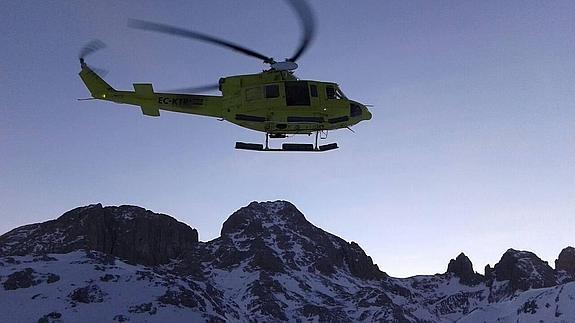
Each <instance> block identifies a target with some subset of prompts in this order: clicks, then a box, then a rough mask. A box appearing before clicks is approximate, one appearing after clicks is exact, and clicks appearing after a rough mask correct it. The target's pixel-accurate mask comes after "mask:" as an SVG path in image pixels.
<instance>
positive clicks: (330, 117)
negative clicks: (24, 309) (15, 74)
mask: <svg viewBox="0 0 575 323" xmlns="http://www.w3.org/2000/svg"><path fill="white" fill-rule="evenodd" d="M287 2H288V3H289V4H290V5H291V6H292V8H293V9H294V11H295V12H296V14H297V15H298V16H299V19H300V23H301V24H302V27H303V28H302V29H303V37H301V39H300V43H299V46H298V47H297V49H296V51H295V53H294V55H293V56H291V57H290V58H286V59H285V60H284V61H276V60H274V59H273V58H271V57H269V56H266V55H263V54H261V53H259V52H256V51H254V50H251V49H249V48H246V47H244V46H241V45H238V44H235V43H232V42H229V41H227V40H223V39H220V38H216V37H213V36H210V35H207V34H204V33H199V32H196V31H192V30H188V29H183V28H179V27H175V26H171V25H166V24H161V23H155V22H149V21H144V20H135V19H131V20H129V22H128V25H129V26H130V27H132V28H135V29H140V30H143V31H149V32H156V33H162V34H166V35H171V36H178V37H182V38H188V39H193V40H197V41H202V42H205V43H210V44H213V45H218V46H221V47H224V48H227V49H230V50H233V51H235V52H237V53H241V54H244V55H247V56H250V57H254V58H257V59H260V60H262V61H263V62H264V63H265V64H268V65H269V69H267V70H264V71H262V72H260V73H256V74H246V75H234V76H228V77H222V78H220V79H219V82H218V83H217V84H213V85H208V86H203V87H196V88H189V89H187V90H185V92H192V93H193V92H196V93H198V92H205V91H214V90H219V91H220V92H221V93H222V95H221V96H218V95H199V94H187V93H169V92H165V93H163V92H155V91H154V88H153V86H152V84H149V83H134V84H133V87H134V91H119V90H116V89H114V88H113V87H112V86H110V85H109V84H108V83H106V81H104V80H103V79H102V77H100V75H99V74H98V72H97V70H96V69H95V68H92V67H90V66H88V64H87V63H86V61H85V57H86V56H88V55H90V54H92V53H93V52H95V51H97V50H99V49H102V48H104V47H105V45H104V43H102V42H101V41H98V40H95V41H92V42H90V43H88V44H87V45H86V46H85V47H84V48H83V49H82V50H81V52H80V55H79V59H80V66H81V71H80V73H79V75H80V78H81V79H82V81H83V82H84V84H85V85H86V87H87V88H88V90H89V91H90V94H91V95H92V97H91V98H88V99H82V100H94V99H96V100H104V101H111V102H115V103H120V104H129V105H135V106H139V107H140V108H141V110H142V113H143V114H144V115H146V116H152V117H158V116H160V110H165V111H172V112H180V113H188V114H193V115H200V116H207V117H214V118H218V119H220V120H225V121H228V122H231V123H233V124H236V125H238V126H240V127H244V128H248V129H251V130H255V131H259V132H263V133H265V143H264V144H257V143H245V142H236V145H235V148H236V149H243V150H253V151H304V152H324V151H329V150H333V149H337V148H339V147H338V145H337V143H330V144H325V145H319V146H318V137H319V138H320V139H322V140H323V139H326V138H327V133H328V131H330V130H336V129H343V128H347V129H349V130H351V131H353V130H352V129H351V128H350V127H351V126H353V125H355V124H357V123H359V122H361V121H364V120H370V119H371V117H372V115H371V113H370V111H369V110H368V108H367V107H366V105H364V104H361V103H359V102H357V101H353V100H350V99H348V98H347V97H346V96H345V95H344V93H343V92H342V91H341V89H340V87H339V86H338V84H337V83H333V82H321V81H315V80H302V79H299V78H298V77H297V76H296V75H295V74H294V70H295V69H297V67H298V64H297V63H296V61H297V60H298V59H299V58H300V57H301V55H302V54H303V53H304V52H305V51H306V50H307V48H308V46H309V45H310V43H311V41H312V39H313V37H314V35H315V22H314V18H313V14H312V12H311V9H310V8H309V7H308V5H307V4H306V3H305V2H303V1H300V0H287ZM298 134H305V135H308V136H309V135H312V134H315V143H314V144H304V143H283V144H282V147H281V148H271V147H270V145H269V139H270V138H287V137H288V136H290V135H298Z"/></svg>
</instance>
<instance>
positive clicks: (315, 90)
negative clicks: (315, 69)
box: [309, 84, 317, 98]
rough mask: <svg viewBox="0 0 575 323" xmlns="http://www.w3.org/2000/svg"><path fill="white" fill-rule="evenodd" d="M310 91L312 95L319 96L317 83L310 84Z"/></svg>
mask: <svg viewBox="0 0 575 323" xmlns="http://www.w3.org/2000/svg"><path fill="white" fill-rule="evenodd" d="M309 93H310V94H311V96H312V97H314V98H317V85H315V84H310V85H309Z"/></svg>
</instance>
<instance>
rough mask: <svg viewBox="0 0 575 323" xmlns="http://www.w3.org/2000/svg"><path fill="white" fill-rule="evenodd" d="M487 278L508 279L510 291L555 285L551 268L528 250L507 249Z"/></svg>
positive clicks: (555, 281)
mask: <svg viewBox="0 0 575 323" xmlns="http://www.w3.org/2000/svg"><path fill="white" fill-rule="evenodd" d="M486 275H487V277H486V278H487V279H491V280H493V279H495V280H497V281H509V282H510V288H511V292H514V291H517V290H528V289H531V288H542V287H550V286H555V285H556V284H557V280H556V278H555V274H554V271H553V268H551V267H550V266H549V264H547V262H546V261H543V260H541V259H540V258H539V257H537V255H535V254H534V253H532V252H529V251H519V250H514V249H508V250H507V251H506V252H505V253H504V254H503V256H502V257H501V260H499V262H498V263H497V264H496V265H495V266H494V268H493V270H491V271H490V273H489V274H487V272H486Z"/></svg>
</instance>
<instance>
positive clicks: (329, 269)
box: [0, 201, 575, 322]
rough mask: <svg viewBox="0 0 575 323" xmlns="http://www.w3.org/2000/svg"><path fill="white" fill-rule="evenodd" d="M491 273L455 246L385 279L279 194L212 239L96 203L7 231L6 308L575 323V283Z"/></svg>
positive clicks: (498, 269) (39, 313) (142, 317)
mask: <svg viewBox="0 0 575 323" xmlns="http://www.w3.org/2000/svg"><path fill="white" fill-rule="evenodd" d="M568 252H569V250H568V251H566V255H567V256H565V255H564V253H563V252H562V256H560V259H558V262H560V263H561V265H560V268H563V269H562V270H559V271H560V272H561V273H565V275H567V273H566V270H567V269H568V268H571V267H569V263H570V262H569V261H568V260H569V259H570V258H569V253H568ZM488 268H489V270H487V271H486V277H485V278H484V277H483V276H481V275H479V274H477V273H475V272H474V271H473V266H472V264H471V261H470V260H469V258H467V257H466V256H465V255H464V254H460V255H459V256H458V257H457V258H455V259H452V260H451V261H450V263H449V265H448V270H447V273H445V274H437V275H428V276H415V277H409V278H393V277H389V276H388V275H386V274H385V273H384V272H382V271H380V270H379V268H378V267H377V265H375V264H374V263H373V261H372V259H371V258H370V257H369V256H368V255H367V254H366V253H365V252H364V251H363V249H362V248H361V247H360V246H359V245H358V244H357V243H354V242H347V241H345V240H343V239H341V238H339V237H337V236H335V235H333V234H330V233H328V232H326V231H324V230H322V229H320V228H317V227H315V226H314V225H313V224H311V223H310V222H308V221H307V220H306V218H305V217H304V215H303V214H302V213H301V212H300V211H299V210H298V209H297V208H296V207H295V206H294V205H292V204H291V203H289V202H285V201H275V202H264V203H256V202H254V203H251V204H250V205H248V206H246V207H244V208H241V209H239V210H238V211H237V212H235V213H234V214H232V215H231V216H230V217H229V218H228V220H227V221H225V223H224V225H223V227H222V230H221V236H220V237H218V238H216V239H214V240H212V241H208V242H199V241H198V234H197V231H196V230H194V229H192V228H190V227H189V226H187V225H185V224H183V223H180V222H177V221H176V220H174V219H173V218H171V217H169V216H167V215H162V214H156V213H153V212H151V211H146V210H144V209H142V208H138V207H133V206H121V207H102V206H101V205H99V204H98V205H91V206H88V207H83V208H77V209H74V210H72V211H70V212H67V213H65V214H64V215H62V216H61V217H59V218H58V219H56V220H53V221H48V222H45V223H41V224H33V225H28V226H24V227H21V228H18V229H15V230H12V231H10V232H8V233H7V234H5V235H2V236H0V300H2V301H1V302H0V311H1V312H2V313H3V317H4V318H10V319H11V320H13V321H18V322H34V321H39V322H52V321H71V322H76V321H85V320H86V318H89V320H91V321H101V322H109V321H117V322H124V321H133V322H142V321H146V322H190V321H194V322H195V321H199V322H200V321H201V322H204V321H207V322H225V321H234V322H236V321H242V322H271V321H273V322H278V321H294V322H301V321H321V322H324V321H330V322H357V321H365V322H373V321H379V322H453V321H457V322H484V321H486V322H494V321H521V322H531V321H554V320H555V321H565V322H570V321H575V307H573V306H572V299H575V282H573V283H566V284H560V282H562V281H563V280H559V279H556V277H555V276H554V275H555V272H554V271H553V270H552V269H550V267H549V266H548V265H547V264H546V263H545V262H543V261H541V259H539V258H538V257H537V256H535V255H534V254H532V253H530V252H526V251H517V250H513V249H509V250H508V251H507V252H506V253H505V254H504V255H503V257H502V258H501V261H500V262H499V263H497V264H496V265H495V267H494V268H493V269H491V267H488ZM557 284H559V285H557ZM555 285H556V286H555ZM547 286H549V287H547ZM530 288H540V290H538V291H537V292H531V291H529V290H528V289H530ZM524 290H525V291H526V292H523V291H524ZM22 304H30V306H22Z"/></svg>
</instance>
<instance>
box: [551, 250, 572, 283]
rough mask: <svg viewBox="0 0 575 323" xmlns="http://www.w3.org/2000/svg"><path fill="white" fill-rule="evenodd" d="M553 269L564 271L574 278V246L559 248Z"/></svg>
mask: <svg viewBox="0 0 575 323" xmlns="http://www.w3.org/2000/svg"><path fill="white" fill-rule="evenodd" d="M555 270H556V271H564V272H566V273H567V274H568V275H569V276H571V278H572V279H575V248H573V247H567V248H565V249H563V250H561V253H559V257H558V258H557V260H555Z"/></svg>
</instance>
